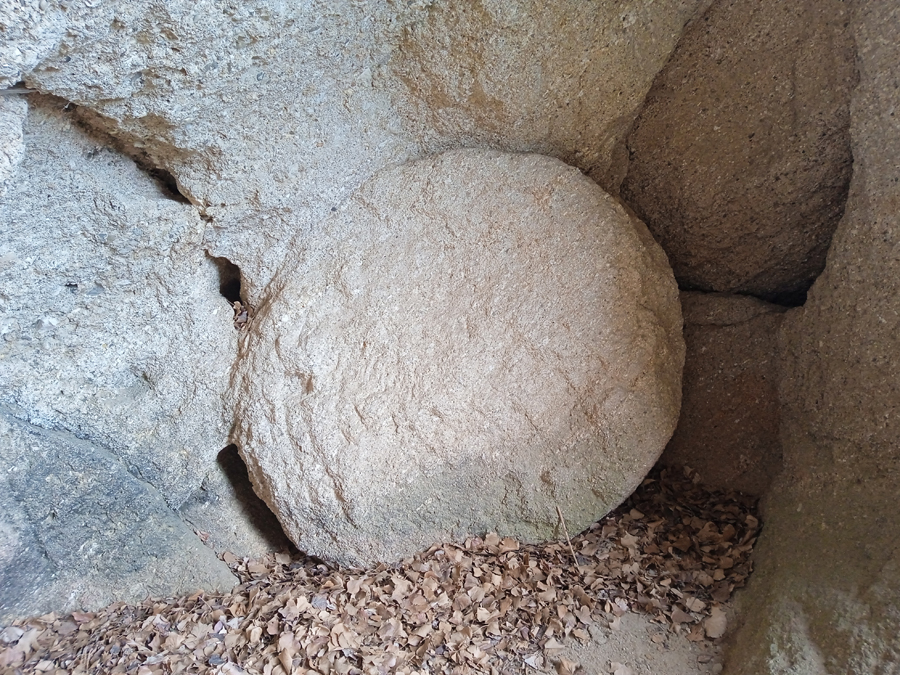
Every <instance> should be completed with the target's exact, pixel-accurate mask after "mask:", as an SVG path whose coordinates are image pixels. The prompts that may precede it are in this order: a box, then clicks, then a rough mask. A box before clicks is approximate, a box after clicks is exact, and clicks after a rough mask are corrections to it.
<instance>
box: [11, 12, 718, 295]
mask: <svg viewBox="0 0 900 675" xmlns="http://www.w3.org/2000/svg"><path fill="white" fill-rule="evenodd" d="M706 2H707V0H678V1H677V2H669V3H664V4H656V5H653V6H652V9H650V8H648V7H646V6H645V3H642V2H639V1H637V0H629V1H628V2H625V3H617V4H616V6H614V7H613V6H608V5H603V4H593V3H584V2H580V1H578V0H555V1H554V2H551V3H543V2H536V1H534V0H531V1H529V2H522V3H515V4H510V3H507V2H501V1H497V0H490V1H488V2H484V3H475V4H473V3H469V2H450V3H444V2H441V3H432V2H425V1H416V2H403V3H379V4H377V5H371V4H367V3H358V2H352V1H350V0H339V1H338V2H321V1H316V2H308V3H281V2H274V1H272V0H254V1H252V2H242V3H238V4H235V5H225V4H222V3H220V2H216V1H214V0H203V1H201V2H194V1H191V2H188V1H186V0H184V1H178V2H165V3H155V4H147V3H115V2H105V1H104V2H91V3H90V4H89V5H88V4H87V3H84V4H82V3H72V4H71V5H69V6H68V7H67V9H66V10H62V9H61V8H60V7H59V6H58V5H56V4H49V5H45V7H46V9H44V10H39V9H38V5H37V4H36V3H32V5H33V7H32V11H30V12H28V13H23V14H22V16H21V18H20V19H19V18H18V17H17V19H18V20H17V19H12V20H11V21H12V23H13V24H18V23H20V22H21V23H23V24H24V23H27V26H24V27H21V29H20V30H16V31H13V32H11V33H10V35H11V38H12V40H13V44H14V45H17V46H18V49H19V52H21V54H19V55H15V54H11V55H10V59H12V62H14V63H15V62H18V61H22V65H21V66H20V67H19V68H18V70H17V71H16V73H17V74H15V75H11V76H10V77H9V79H7V82H9V83H13V82H15V81H16V79H17V78H20V79H24V80H25V81H26V82H27V83H28V84H29V85H30V86H34V87H37V88H39V89H40V90H42V91H45V92H48V93H52V94H55V95H57V96H60V97H63V98H65V99H67V100H69V101H71V102H73V103H76V104H77V105H79V106H82V107H84V108H87V109H89V110H91V111H93V112H94V113H96V114H95V115H94V117H93V121H92V123H93V124H95V125H98V126H102V127H103V128H104V129H105V130H107V131H109V132H111V133H113V134H116V135H118V136H119V137H120V138H122V139H123V141H125V142H127V143H128V144H131V145H134V146H136V147H137V148H139V149H140V150H142V151H143V152H146V153H147V154H148V156H149V157H150V158H151V162H152V164H153V165H155V166H158V167H161V168H164V169H166V170H167V171H169V172H170V173H172V174H173V175H174V176H175V178H176V179H177V181H178V185H179V187H180V189H181V191H182V192H183V193H184V194H185V195H186V196H187V197H188V198H189V199H190V200H191V201H192V202H193V203H194V204H195V205H197V206H198V207H199V209H200V210H202V212H203V213H204V215H205V216H206V217H207V218H210V219H211V220H210V223H211V226H210V227H209V228H208V229H207V232H206V245H207V246H208V247H209V248H210V250H212V251H213V252H214V254H215V255H219V256H225V257H227V258H229V259H230V260H231V261H232V262H234V263H236V264H238V265H239V266H240V267H241V269H242V270H243V271H244V273H245V276H246V280H245V281H246V284H245V290H246V292H247V293H248V294H249V295H248V297H249V298H250V299H251V300H253V299H255V297H256V293H257V290H258V289H261V288H262V287H264V286H265V284H266V283H267V282H268V281H269V279H270V277H271V275H272V273H273V272H274V270H275V269H277V266H278V262H279V261H280V260H281V257H282V255H283V254H284V251H285V247H286V246H287V244H288V242H290V241H291V240H292V239H293V236H294V234H295V233H296V232H297V231H298V229H299V230H301V231H307V232H308V231H310V229H311V228H313V227H314V226H315V224H316V222H317V221H318V220H319V219H321V218H322V217H323V216H324V215H326V214H327V213H329V211H330V209H331V208H332V207H334V206H336V205H337V204H339V203H340V202H341V200H342V199H344V198H345V197H346V196H347V195H348V194H349V192H350V191H352V190H353V189H354V188H355V187H356V186H358V185H359V184H360V183H361V182H362V181H363V180H365V178H367V177H368V176H370V175H372V174H373V173H374V172H375V171H377V170H379V169H380V168H382V167H384V166H386V165H389V164H392V163H402V162H404V161H406V160H407V159H410V158H414V157H421V156H425V155H428V154H432V153H433V152H436V151H439V150H444V149H447V148H456V147H473V146H477V147H495V148H502V149H505V150H514V151H537V152H542V153H545V154H551V155H554V156H557V157H560V158H563V159H565V160H566V161H570V162H572V163H573V164H575V165H576V166H579V167H580V168H582V169H584V170H586V171H593V172H594V173H596V174H597V175H598V176H604V175H607V174H609V173H610V172H611V171H612V173H616V172H617V171H618V173H621V169H619V170H613V169H611V168H610V167H612V165H613V164H615V162H614V158H613V154H617V155H619V156H624V153H623V152H622V148H623V147H624V146H623V145H622V144H623V141H624V136H625V134H626V133H627V131H628V129H629V128H630V126H631V124H632V121H633V120H634V117H635V115H637V112H638V109H639V107H640V104H641V101H642V100H643V98H644V96H645V94H646V92H647V90H648V89H649V88H650V85H651V83H652V82H653V78H654V77H655V75H656V73H657V72H658V70H659V68H660V67H661V66H662V64H663V63H664V62H665V60H666V58H667V57H668V55H669V54H670V53H671V51H672V49H673V48H674V46H675V44H676V42H677V40H678V38H679V36H680V34H681V31H682V28H683V26H684V25H685V23H686V22H687V21H688V20H689V19H690V18H691V16H692V15H693V14H694V12H695V10H696V9H697V8H698V7H702V6H703V5H704V4H705V3H706ZM38 43H39V44H40V47H38V46H37V44H38ZM48 45H52V48H50V47H49V46H48ZM28 50H32V52H34V53H39V54H40V58H39V59H38V63H36V64H35V63H33V59H32V58H31V57H30V56H27V54H26V52H28ZM35 50H37V51H35ZM11 51H12V50H11ZM29 53H30V52H29ZM22 55H26V56H27V58H26V56H22ZM23 59H24V61H23ZM450 64H457V65H456V66H454V67H453V68H451V67H450ZM479 92H480V93H479ZM616 147H618V148H620V150H619V151H618V153H614V152H613V149H614V148H616ZM620 164H621V162H619V165H620ZM620 179H621V176H619V177H618V178H617V179H615V180H613V179H612V178H610V180H609V182H610V183H617V182H618V180H620ZM609 187H614V186H612V185H610V186H609Z"/></svg>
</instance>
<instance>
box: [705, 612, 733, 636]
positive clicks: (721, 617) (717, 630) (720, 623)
mask: <svg viewBox="0 0 900 675" xmlns="http://www.w3.org/2000/svg"><path fill="white" fill-rule="evenodd" d="M727 627H728V619H727V618H726V616H725V611H724V610H723V609H722V608H721V607H713V608H712V609H711V610H710V613H709V617H707V618H706V619H704V621H703V630H704V631H705V632H706V637H708V638H710V639H711V640H716V639H718V638H720V637H722V636H723V635H725V629H726V628H727Z"/></svg>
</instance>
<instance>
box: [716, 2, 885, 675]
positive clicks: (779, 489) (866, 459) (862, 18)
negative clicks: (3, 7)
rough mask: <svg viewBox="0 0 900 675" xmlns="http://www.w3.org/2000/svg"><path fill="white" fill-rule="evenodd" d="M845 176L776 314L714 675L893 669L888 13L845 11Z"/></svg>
mask: <svg viewBox="0 0 900 675" xmlns="http://www.w3.org/2000/svg"><path fill="white" fill-rule="evenodd" d="M852 30H853V35H854V38H855V40H856V45H857V66H858V68H859V77H860V81H859V85H858V86H857V88H856V90H855V91H854V94H853V102H852V111H851V137H852V148H853V157H854V167H853V178H852V182H851V187H850V195H849V200H848V203H847V207H846V213H845V215H844V217H843V219H842V220H841V222H840V225H839V226H838V229H837V232H836V234H835V237H834V240H833V242H832V245H831V249H830V250H829V253H828V262H827V265H826V267H825V271H824V273H823V274H822V275H821V276H820V277H819V279H818V280H817V281H816V283H815V284H814V286H813V287H812V290H811V291H810V294H809V300H808V301H807V303H806V304H805V305H804V306H803V307H802V308H798V309H794V310H792V311H791V312H789V313H788V315H787V316H786V317H785V320H784V324H783V326H782V329H781V333H780V345H781V346H780V351H781V358H782V367H783V376H782V379H781V386H780V394H781V401H782V421H781V438H782V444H783V449H784V462H785V467H784V470H783V472H782V474H781V475H780V477H779V478H778V480H777V481H776V484H775V485H774V486H773V488H772V490H771V491H770V492H769V493H768V497H767V498H766V500H765V522H766V525H765V529H764V531H763V534H762V536H761V538H760V542H759V546H758V550H757V554H756V565H757V568H756V571H755V572H754V575H753V577H752V580H751V584H750V587H749V589H748V590H747V592H746V595H745V597H744V599H743V607H744V617H743V627H742V628H741V629H740V630H739V632H738V634H737V636H736V640H735V644H734V648H733V650H732V652H731V656H730V660H729V663H728V667H727V669H726V672H728V673H733V674H746V675H751V674H753V675H758V674H759V673H772V674H773V675H774V674H776V673H777V674H779V675H780V674H787V673H797V674H803V675H806V674H807V673H809V674H813V673H815V674H816V675H818V674H824V673H896V672H898V669H900V519H898V517H897V498H898V495H900V436H898V431H900V358H898V355H900V162H898V158H900V70H898V67H897V64H898V63H900V7H898V6H897V4H896V3H895V2H893V1H892V0H864V1H861V2H859V3H857V5H856V6H855V8H854V13H853V19H852Z"/></svg>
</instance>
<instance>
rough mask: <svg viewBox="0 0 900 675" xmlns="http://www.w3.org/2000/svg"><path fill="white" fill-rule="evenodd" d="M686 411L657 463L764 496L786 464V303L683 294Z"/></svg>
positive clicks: (683, 409) (716, 484)
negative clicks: (781, 381) (782, 433)
mask: <svg viewBox="0 0 900 675" xmlns="http://www.w3.org/2000/svg"><path fill="white" fill-rule="evenodd" d="M681 308H682V313H683V315H684V342H685V347H686V352H685V360H684V376H683V378H682V380H683V388H682V390H683V399H682V402H681V417H680V418H679V420H678V427H677V428H676V429H675V433H674V434H673V436H672V440H671V441H669V444H668V445H667V446H666V449H665V452H663V455H662V457H661V458H660V462H662V463H663V464H666V465H669V466H690V467H691V468H693V469H696V470H697V472H698V473H699V474H700V477H701V478H702V480H703V482H704V483H706V484H707V485H709V486H711V487H715V488H720V489H729V490H738V491H741V492H746V493H748V494H754V495H761V494H762V493H763V492H765V490H766V488H768V487H769V484H770V483H771V482H772V478H774V476H775V475H776V474H777V473H778V471H779V470H780V469H781V443H780V440H779V438H778V427H779V425H778V419H779V403H778V376H779V365H778V360H779V357H778V337H777V336H778V327H779V326H780V325H781V319H782V316H783V313H784V311H785V308H784V307H779V306H778V305H770V304H769V303H766V302H763V301H762V300H757V299H755V298H750V297H747V296H743V295H727V294H724V293H693V292H683V293H682V294H681Z"/></svg>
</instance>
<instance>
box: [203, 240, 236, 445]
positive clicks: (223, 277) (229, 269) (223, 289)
mask: <svg viewBox="0 0 900 675" xmlns="http://www.w3.org/2000/svg"><path fill="white" fill-rule="evenodd" d="M207 255H209V254H207ZM209 257H210V258H211V259H212V261H213V263H214V264H215V266H216V269H217V270H218V271H219V293H221V294H222V297H223V298H225V299H226V300H228V302H229V303H232V304H234V303H235V302H242V300H241V268H240V267H238V266H237V265H235V264H234V263H233V262H231V261H230V260H229V259H228V258H217V257H216V256H213V255H210V256H209ZM229 447H230V446H229ZM223 452H224V451H223Z"/></svg>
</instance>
